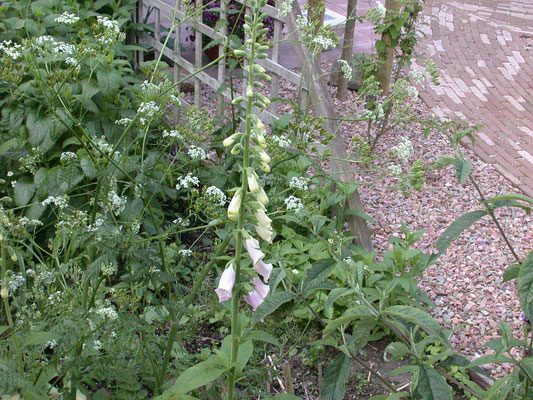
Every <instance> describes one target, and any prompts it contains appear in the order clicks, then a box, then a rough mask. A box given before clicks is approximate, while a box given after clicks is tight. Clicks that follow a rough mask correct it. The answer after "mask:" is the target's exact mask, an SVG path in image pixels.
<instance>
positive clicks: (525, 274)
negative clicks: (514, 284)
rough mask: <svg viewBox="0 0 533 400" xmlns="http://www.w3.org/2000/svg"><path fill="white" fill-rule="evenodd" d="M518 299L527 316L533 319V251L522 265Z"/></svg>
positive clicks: (519, 275)
mask: <svg viewBox="0 0 533 400" xmlns="http://www.w3.org/2000/svg"><path fill="white" fill-rule="evenodd" d="M518 299H519V300H520V305H521V307H522V311H524V314H525V315H526V317H527V318H529V319H530V320H532V321H533V251H532V252H530V253H529V255H528V256H527V257H526V259H525V260H524V262H523V263H522V265H521V266H520V272H519V273H518Z"/></svg>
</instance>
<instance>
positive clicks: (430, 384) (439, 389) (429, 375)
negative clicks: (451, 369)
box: [416, 365, 453, 400]
mask: <svg viewBox="0 0 533 400" xmlns="http://www.w3.org/2000/svg"><path fill="white" fill-rule="evenodd" d="M416 388H417V390H418V392H419V393H420V394H421V395H422V397H423V398H424V400H452V399H453V393H452V388H451V387H450V385H448V383H446V379H445V378H444V377H443V376H442V375H441V374H439V373H438V372H437V371H436V370H435V369H434V368H432V367H429V366H427V365H422V366H420V369H419V375H418V385H417V387H416Z"/></svg>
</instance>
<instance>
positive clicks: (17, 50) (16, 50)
mask: <svg viewBox="0 0 533 400" xmlns="http://www.w3.org/2000/svg"><path fill="white" fill-rule="evenodd" d="M0 51H2V52H3V53H4V54H5V55H6V56H8V57H10V58H12V59H14V60H16V59H17V58H19V57H20V56H21V55H22V46H21V45H20V44H17V43H13V42H12V41H11V40H4V41H3V42H0Z"/></svg>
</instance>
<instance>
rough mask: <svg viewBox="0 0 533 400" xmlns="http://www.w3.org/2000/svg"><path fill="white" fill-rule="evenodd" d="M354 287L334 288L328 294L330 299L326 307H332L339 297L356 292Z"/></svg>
mask: <svg viewBox="0 0 533 400" xmlns="http://www.w3.org/2000/svg"><path fill="white" fill-rule="evenodd" d="M354 292H355V290H354V289H348V288H336V289H333V290H332V291H331V292H330V293H329V296H328V300H327V301H326V309H329V308H332V307H333V304H335V301H337V300H338V299H339V298H341V297H343V296H346V295H349V294H352V293H354Z"/></svg>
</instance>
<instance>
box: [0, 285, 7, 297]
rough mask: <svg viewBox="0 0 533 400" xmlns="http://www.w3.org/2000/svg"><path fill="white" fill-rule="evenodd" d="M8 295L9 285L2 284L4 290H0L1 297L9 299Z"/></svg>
mask: <svg viewBox="0 0 533 400" xmlns="http://www.w3.org/2000/svg"><path fill="white" fill-rule="evenodd" d="M7 296H9V291H8V290H7V286H3V285H2V290H0V297H1V298H3V299H7Z"/></svg>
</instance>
